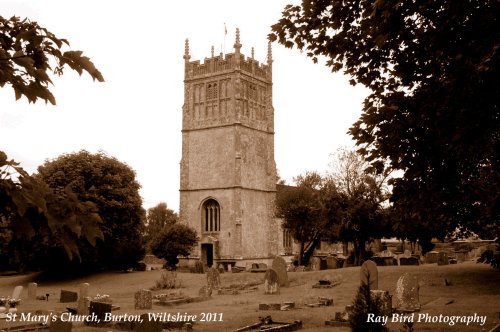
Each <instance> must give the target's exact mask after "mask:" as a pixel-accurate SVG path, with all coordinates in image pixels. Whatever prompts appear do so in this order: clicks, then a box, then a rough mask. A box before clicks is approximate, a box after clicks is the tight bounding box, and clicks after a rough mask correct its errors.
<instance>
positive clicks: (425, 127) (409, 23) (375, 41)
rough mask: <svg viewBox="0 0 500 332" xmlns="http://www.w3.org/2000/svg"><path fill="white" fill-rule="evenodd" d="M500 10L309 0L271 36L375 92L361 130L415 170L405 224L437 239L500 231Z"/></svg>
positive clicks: (375, 160)
mask: <svg viewBox="0 0 500 332" xmlns="http://www.w3.org/2000/svg"><path fill="white" fill-rule="evenodd" d="M499 6H500V3H499V2H498V1H496V0H467V1H454V0H443V1H430V0H424V1H403V0H400V1H385V0H356V1H338V0H330V1H324V0H307V1H303V2H302V5H299V6H292V5H289V6H287V7H286V8H285V10H284V12H283V16H282V18H281V19H280V20H279V22H278V23H277V24H275V25H274V26H273V27H272V33H271V34H270V39H271V40H277V41H278V42H279V43H282V44H284V45H285V46H286V47H290V48H291V47H293V46H296V47H297V48H299V49H300V50H305V52H306V54H307V55H308V56H309V57H311V58H312V59H313V60H314V61H318V59H320V58H324V59H326V65H327V66H328V67H330V68H331V69H332V70H333V71H339V70H343V71H344V72H345V73H346V74H348V75H350V76H351V77H352V80H351V83H352V84H357V83H361V84H363V85H365V86H367V87H368V88H370V89H371V91H372V93H371V94H370V95H369V96H368V97H367V98H366V99H365V102H364V107H363V114H362V116H361V118H360V119H359V121H358V122H356V123H355V124H354V125H353V127H352V128H351V129H350V133H351V134H352V135H353V137H354V138H355V139H356V141H357V143H358V145H359V148H360V152H361V153H363V154H364V155H365V156H366V157H367V159H368V161H369V162H370V163H371V164H372V166H373V167H374V168H375V169H376V170H378V171H379V172H382V171H383V169H384V168H386V167H389V168H391V169H393V170H401V171H403V174H404V175H403V176H402V177H401V178H399V179H396V180H394V182H393V184H394V191H393V197H392V200H393V202H394V206H395V209H397V210H398V213H399V214H400V216H401V220H405V222H412V223H417V224H420V225H422V226H423V227H424V228H428V229H429V231H432V232H434V233H435V234H436V235H443V234H446V233H447V232H449V231H454V230H455V229H456V228H457V227H462V228H463V229H468V230H471V231H476V232H479V233H481V232H482V231H483V230H485V229H487V230H488V231H489V233H488V234H489V235H490V236H495V234H496V235H497V234H498V224H499V223H498V221H499V215H500V212H499V202H498V199H497V196H498V188H499V187H500V186H499V185H500V180H499V164H500V161H499V158H500V157H499V156H500V153H498V151H500V149H499V141H500V140H499V138H500V134H499V126H500V122H499V108H498V95H500V91H499V84H498V77H500V73H499V72H498V66H499V63H500V59H499V40H498V31H499V30H500V26H499V20H498V13H499V12H500V11H499Z"/></svg>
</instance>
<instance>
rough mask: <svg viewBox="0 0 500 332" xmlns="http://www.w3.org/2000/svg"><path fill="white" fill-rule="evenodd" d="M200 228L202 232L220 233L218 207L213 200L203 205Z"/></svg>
mask: <svg viewBox="0 0 500 332" xmlns="http://www.w3.org/2000/svg"><path fill="white" fill-rule="evenodd" d="M202 227H203V231H204V232H219V231H220V206H219V203H217V201H216V200H215V199H209V200H207V201H206V202H205V203H203V209H202Z"/></svg>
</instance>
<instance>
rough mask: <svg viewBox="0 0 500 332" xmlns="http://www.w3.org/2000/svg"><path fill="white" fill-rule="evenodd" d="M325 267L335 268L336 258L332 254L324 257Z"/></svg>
mask: <svg viewBox="0 0 500 332" xmlns="http://www.w3.org/2000/svg"><path fill="white" fill-rule="evenodd" d="M326 268H327V269H337V268H338V265H337V259H336V258H335V257H333V256H327V257H326Z"/></svg>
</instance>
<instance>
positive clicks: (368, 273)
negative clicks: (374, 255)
mask: <svg viewBox="0 0 500 332" xmlns="http://www.w3.org/2000/svg"><path fill="white" fill-rule="evenodd" d="M359 278H360V281H361V285H368V287H370V290H375V289H378V270H377V264H375V262H374V261H371V260H367V261H365V262H364V263H363V265H361V270H360V272H359Z"/></svg>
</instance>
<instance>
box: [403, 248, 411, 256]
mask: <svg viewBox="0 0 500 332" xmlns="http://www.w3.org/2000/svg"><path fill="white" fill-rule="evenodd" d="M403 256H404V257H406V258H408V257H411V251H410V250H408V249H406V250H405V252H404V253H403Z"/></svg>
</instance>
